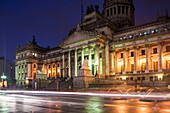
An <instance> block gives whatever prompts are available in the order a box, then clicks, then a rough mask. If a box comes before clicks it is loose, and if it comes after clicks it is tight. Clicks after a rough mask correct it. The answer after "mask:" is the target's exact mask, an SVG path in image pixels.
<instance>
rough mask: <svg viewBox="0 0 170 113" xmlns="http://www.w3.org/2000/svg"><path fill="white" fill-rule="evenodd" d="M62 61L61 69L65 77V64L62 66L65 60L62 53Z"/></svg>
mask: <svg viewBox="0 0 170 113" xmlns="http://www.w3.org/2000/svg"><path fill="white" fill-rule="evenodd" d="M62 61H63V62H62V63H63V67H62V68H63V72H62V73H63V77H65V64H64V63H65V59H64V53H63V56H62Z"/></svg>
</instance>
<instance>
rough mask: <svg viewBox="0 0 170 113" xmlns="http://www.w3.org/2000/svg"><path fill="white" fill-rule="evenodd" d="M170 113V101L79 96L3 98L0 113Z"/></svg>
mask: <svg viewBox="0 0 170 113" xmlns="http://www.w3.org/2000/svg"><path fill="white" fill-rule="evenodd" d="M23 112H24V113H170V101H160V100H159V101H157V100H152V101H140V100H138V99H114V98H110V97H108V98H106V97H97V96H82V95H81V96H79V95H62V94H60V95H59V94H58V95H50V96H49V95H43V94H42V95H41V94H38V95H36V94H34V95H21V94H5V93H1V95H0V113H23Z"/></svg>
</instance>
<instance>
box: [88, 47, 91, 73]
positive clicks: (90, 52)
mask: <svg viewBox="0 0 170 113" xmlns="http://www.w3.org/2000/svg"><path fill="white" fill-rule="evenodd" d="M88 48H89V68H90V70H92V60H91V46H89V47H88Z"/></svg>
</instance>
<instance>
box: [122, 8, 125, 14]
mask: <svg viewBox="0 0 170 113" xmlns="http://www.w3.org/2000/svg"><path fill="white" fill-rule="evenodd" d="M122 14H125V6H122Z"/></svg>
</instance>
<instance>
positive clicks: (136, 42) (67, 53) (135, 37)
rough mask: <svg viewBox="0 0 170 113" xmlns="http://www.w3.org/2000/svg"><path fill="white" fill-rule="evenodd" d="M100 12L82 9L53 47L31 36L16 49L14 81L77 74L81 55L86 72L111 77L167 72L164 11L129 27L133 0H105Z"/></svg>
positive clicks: (168, 28)
mask: <svg viewBox="0 0 170 113" xmlns="http://www.w3.org/2000/svg"><path fill="white" fill-rule="evenodd" d="M103 6H104V9H103V11H102V13H100V12H99V11H98V7H97V6H94V7H92V6H91V7H88V8H87V12H86V15H84V18H83V22H82V23H81V24H78V25H77V27H76V28H73V29H71V30H70V32H69V35H68V37H67V38H66V39H65V40H63V42H62V43H61V44H60V45H59V46H57V47H54V48H49V47H47V48H44V47H40V46H38V44H37V42H36V40H35V37H34V38H33V40H32V41H30V42H29V43H28V44H27V45H25V46H22V47H18V48H17V51H16V60H15V62H16V79H17V81H18V84H19V85H23V84H25V81H26V80H35V79H36V78H37V75H38V74H39V73H44V74H45V75H46V77H47V78H51V77H79V73H78V71H79V69H80V68H81V66H82V64H83V61H84V59H88V62H89V63H88V64H89V68H90V70H91V71H92V75H93V76H95V77H99V78H107V79H109V78H112V79H117V80H129V81H134V80H143V81H153V80H160V81H161V80H163V77H164V76H167V75H168V74H170V71H169V69H170V18H169V17H168V14H166V15H164V16H159V17H158V18H157V19H156V20H154V21H152V22H150V23H146V24H142V25H138V26H135V23H134V14H135V13H134V12H135V8H134V5H133V0H105V1H104V5H103Z"/></svg>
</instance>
